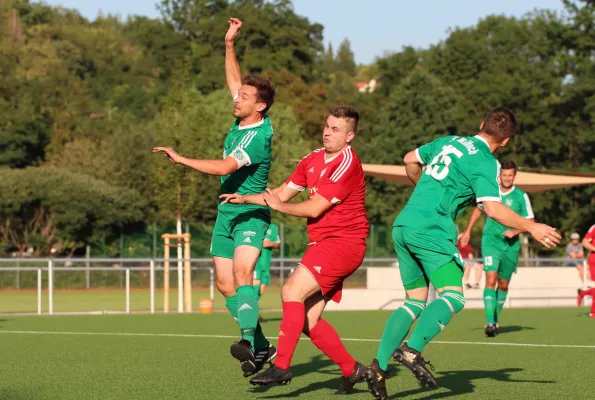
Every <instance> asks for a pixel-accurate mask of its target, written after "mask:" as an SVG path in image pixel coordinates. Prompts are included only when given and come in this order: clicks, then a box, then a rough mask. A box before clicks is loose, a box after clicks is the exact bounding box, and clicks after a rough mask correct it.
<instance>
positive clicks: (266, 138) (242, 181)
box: [219, 116, 273, 211]
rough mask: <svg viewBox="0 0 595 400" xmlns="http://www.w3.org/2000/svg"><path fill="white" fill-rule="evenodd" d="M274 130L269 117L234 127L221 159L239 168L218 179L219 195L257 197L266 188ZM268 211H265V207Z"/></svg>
mask: <svg viewBox="0 0 595 400" xmlns="http://www.w3.org/2000/svg"><path fill="white" fill-rule="evenodd" d="M272 138H273V127H272V126H271V121H270V120H269V117H268V116H265V117H264V118H263V119H262V120H261V121H260V122H257V123H255V124H252V125H246V126H242V127H240V123H239V120H236V122H235V123H234V124H233V126H232V127H231V129H230V130H229V133H228V134H227V137H226V138H225V146H224V149H223V158H226V157H228V156H230V157H233V158H235V159H236V160H237V161H238V164H239V166H240V168H238V169H237V170H236V171H234V172H232V173H231V174H229V175H225V176H222V177H221V193H222V194H224V193H238V194H256V193H263V192H264V191H265V189H266V187H267V182H268V179H269V171H270V169H271V147H272V146H271V142H272ZM254 208H267V207H263V206H258V205H251V204H245V205H232V204H229V203H228V204H224V205H219V209H225V210H230V211H242V210H246V209H254ZM267 209H268V208H267Z"/></svg>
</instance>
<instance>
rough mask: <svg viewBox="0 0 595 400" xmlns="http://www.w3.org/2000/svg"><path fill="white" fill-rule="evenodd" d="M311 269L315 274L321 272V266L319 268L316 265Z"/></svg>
mask: <svg viewBox="0 0 595 400" xmlns="http://www.w3.org/2000/svg"><path fill="white" fill-rule="evenodd" d="M312 268H314V270H315V271H316V272H318V273H320V271H322V267H321V266H319V265H317V266H315V267H312Z"/></svg>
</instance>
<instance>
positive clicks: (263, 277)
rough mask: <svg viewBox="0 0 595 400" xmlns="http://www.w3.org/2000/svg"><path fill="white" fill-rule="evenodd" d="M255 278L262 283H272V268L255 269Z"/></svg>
mask: <svg viewBox="0 0 595 400" xmlns="http://www.w3.org/2000/svg"><path fill="white" fill-rule="evenodd" d="M254 280H255V281H260V283H261V284H264V285H267V286H268V285H270V284H271V270H270V269H260V268H259V269H255V270H254Z"/></svg>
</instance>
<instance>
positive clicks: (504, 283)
mask: <svg viewBox="0 0 595 400" xmlns="http://www.w3.org/2000/svg"><path fill="white" fill-rule="evenodd" d="M498 290H499V291H501V292H507V291H508V281H505V280H501V281H499V282H498Z"/></svg>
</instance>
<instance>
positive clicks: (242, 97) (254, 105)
mask: <svg viewBox="0 0 595 400" xmlns="http://www.w3.org/2000/svg"><path fill="white" fill-rule="evenodd" d="M265 107H266V105H265V103H261V102H259V101H258V91H257V90H256V88H255V87H254V86H248V85H242V86H241V87H240V90H238V96H237V97H236V99H235V100H234V103H233V116H234V117H236V118H240V119H242V118H246V117H247V116H249V115H252V114H254V113H255V112H259V111H262V110H264V109H265Z"/></svg>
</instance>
